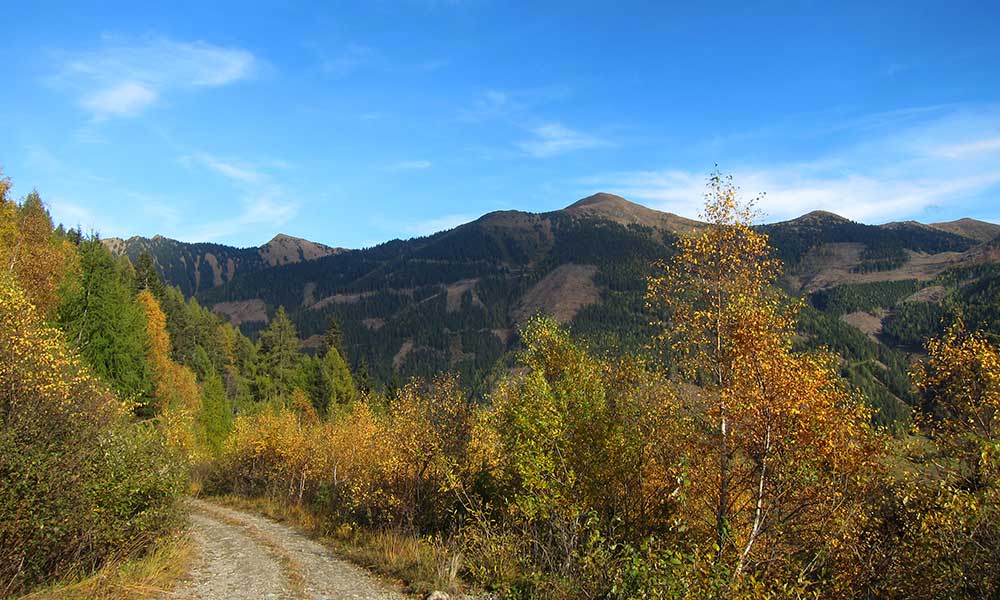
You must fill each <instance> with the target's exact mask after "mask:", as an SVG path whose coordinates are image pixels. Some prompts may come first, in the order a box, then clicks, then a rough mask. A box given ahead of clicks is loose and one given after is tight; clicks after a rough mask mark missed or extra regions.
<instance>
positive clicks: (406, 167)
mask: <svg viewBox="0 0 1000 600" xmlns="http://www.w3.org/2000/svg"><path fill="white" fill-rule="evenodd" d="M432 166H434V163H432V162H431V161H429V160H401V161H399V162H397V163H394V164H392V165H391V166H390V167H389V168H390V169H392V170H394V171H423V170H426V169H429V168H431V167H432Z"/></svg>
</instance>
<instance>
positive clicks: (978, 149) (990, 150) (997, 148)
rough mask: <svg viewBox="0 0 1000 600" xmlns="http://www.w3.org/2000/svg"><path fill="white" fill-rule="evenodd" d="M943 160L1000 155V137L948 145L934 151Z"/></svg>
mask: <svg viewBox="0 0 1000 600" xmlns="http://www.w3.org/2000/svg"><path fill="white" fill-rule="evenodd" d="M932 152H933V153H935V154H937V155H938V156H940V157H942V158H952V159H960V158H969V157H982V156H984V155H988V154H996V153H1000V137H992V138H985V139H980V140H973V141H971V142H964V143H959V144H950V145H948V144H946V145H943V146H938V147H936V148H934V149H933V150H932Z"/></svg>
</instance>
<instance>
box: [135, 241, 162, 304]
mask: <svg viewBox="0 0 1000 600" xmlns="http://www.w3.org/2000/svg"><path fill="white" fill-rule="evenodd" d="M135 284H136V287H137V288H138V290H137V291H141V290H149V291H150V292H152V293H153V295H154V296H156V298H158V299H159V298H162V297H163V281H162V280H160V274H159V273H157V272H156V263H155V261H154V260H153V255H152V254H150V253H149V250H147V249H143V251H142V252H141V253H140V254H139V258H138V259H137V260H136V267H135Z"/></svg>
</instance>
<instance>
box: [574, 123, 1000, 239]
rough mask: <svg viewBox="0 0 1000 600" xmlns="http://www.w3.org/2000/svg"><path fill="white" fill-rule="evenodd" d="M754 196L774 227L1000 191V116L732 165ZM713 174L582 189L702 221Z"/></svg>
mask: <svg viewBox="0 0 1000 600" xmlns="http://www.w3.org/2000/svg"><path fill="white" fill-rule="evenodd" d="M723 168H724V169H725V170H729V171H732V173H733V175H734V177H735V179H736V181H737V183H738V184H739V185H740V187H741V189H742V190H743V191H744V192H745V194H746V195H747V196H751V197H752V196H755V195H757V194H760V193H765V195H764V196H762V197H761V198H760V201H759V207H760V208H761V209H762V210H763V211H764V213H765V215H766V218H767V220H769V221H773V220H781V219H787V218H792V217H796V216H799V215H801V214H803V213H805V212H808V211H811V210H817V209H822V210H828V211H831V212H835V213H837V214H840V215H843V216H845V217H848V218H851V219H855V220H859V221H865V222H881V221H886V220H892V219H898V218H911V217H913V216H914V215H918V214H920V213H921V212H923V211H930V210H933V209H934V208H935V207H940V206H948V205H953V204H956V203H961V202H963V201H968V200H970V199H973V198H976V197H978V196H980V195H982V194H983V193H985V192H987V191H989V190H991V189H993V188H995V187H997V186H1000V110H995V109H985V110H978V111H959V112H955V113H952V114H949V115H946V116H944V117H939V116H935V117H934V118H932V119H929V120H927V121H925V122H923V123H920V124H918V125H914V126H910V127H907V128H904V129H903V130H898V131H895V132H889V133H886V134H885V135H883V136H881V137H879V138H876V139H868V138H865V139H863V140H861V141H858V142H856V143H855V144H853V145H852V146H850V147H847V148H844V149H842V150H841V151H839V152H836V153H831V154H829V155H826V156H820V157H817V158H816V159H815V160H813V161H809V162H799V163H785V164H768V165H761V164H753V163H743V164H737V165H729V166H727V165H724V166H723ZM705 178H706V174H705V173H703V172H693V171H686V170H676V169H674V170H670V169H664V170H648V171H623V172H616V173H607V174H604V175H598V176H592V177H586V178H583V179H581V180H580V181H579V183H581V184H583V185H585V186H587V187H588V188H591V189H603V190H606V191H611V192H615V193H619V194H621V195H623V196H625V197H628V198H632V199H635V200H638V201H642V202H645V203H646V204H648V205H650V206H652V207H654V208H658V209H660V210H666V211H670V212H675V213H678V214H681V215H684V216H689V217H694V216H697V213H698V211H699V209H700V206H701V203H702V194H703V191H704V184H705Z"/></svg>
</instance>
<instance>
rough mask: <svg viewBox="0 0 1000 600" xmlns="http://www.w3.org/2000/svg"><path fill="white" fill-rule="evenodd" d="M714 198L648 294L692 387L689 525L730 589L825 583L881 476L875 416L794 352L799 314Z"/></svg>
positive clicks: (775, 265)
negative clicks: (727, 575) (745, 582)
mask: <svg viewBox="0 0 1000 600" xmlns="http://www.w3.org/2000/svg"><path fill="white" fill-rule="evenodd" d="M708 188H709V189H708V192H707V194H706V202H705V208H704V211H703V214H702V217H703V219H704V221H706V224H705V225H704V226H703V227H700V228H699V229H697V230H695V231H694V232H692V233H691V234H690V235H686V236H682V237H681V238H679V240H678V242H677V253H676V256H674V257H673V258H672V259H670V260H661V261H658V262H657V263H656V267H657V269H658V273H657V274H656V275H655V276H654V277H651V278H650V280H649V285H648V291H647V295H646V298H647V303H648V305H649V306H650V308H652V309H654V310H656V311H662V314H666V315H667V316H666V318H665V320H664V321H663V322H662V323H660V326H661V333H660V335H659V338H658V339H659V340H660V341H661V342H663V343H664V344H666V346H667V347H668V348H669V350H670V351H671V355H672V356H673V357H674V359H675V362H676V364H677V366H678V369H679V372H680V373H681V375H682V377H683V379H684V380H685V381H686V382H688V383H690V384H694V385H696V386H698V387H697V388H696V389H697V390H698V391H697V393H696V394H694V395H693V396H694V397H693V399H692V403H691V406H690V407H689V409H688V410H690V411H691V412H692V413H693V414H696V415H698V416H699V419H700V420H701V422H702V424H701V426H700V428H699V429H698V431H701V432H703V433H702V434H701V435H696V436H694V437H693V439H692V440H691V454H690V460H691V462H690V478H691V479H690V481H691V483H690V487H691V489H690V494H691V499H690V500H689V502H688V509H687V510H688V511H690V512H689V515H688V518H689V519H690V523H691V525H692V526H693V528H694V531H696V532H698V531H701V535H704V539H705V541H706V542H707V541H708V540H711V543H712V544H713V545H714V547H715V548H716V553H717V558H716V565H717V567H719V568H722V569H725V570H727V571H731V572H733V573H734V574H735V575H736V576H737V580H739V579H740V578H742V577H744V576H745V575H752V576H754V577H763V576H769V577H771V578H772V580H774V581H784V580H786V579H785V577H787V576H789V575H791V574H797V575H798V577H799V579H803V578H805V579H808V578H809V577H825V575H821V574H822V573H824V572H825V571H827V570H828V569H829V568H830V567H831V566H832V565H831V564H825V563H824V560H825V557H827V556H828V553H825V552H824V549H825V548H827V547H828V544H829V543H830V542H831V541H832V540H835V539H840V538H842V537H847V538H849V537H850V536H851V535H853V533H852V532H851V526H852V522H853V520H854V519H856V518H857V517H858V515H859V514H860V513H861V512H862V511H863V502H862V501H863V494H864V492H865V489H866V487H865V486H866V483H865V481H866V475H867V474H872V473H875V472H876V471H877V469H876V463H875V462H874V458H875V457H874V451H875V449H876V447H875V445H874V444H873V442H872V432H871V431H870V428H869V426H868V419H869V414H868V411H867V410H866V409H865V408H864V407H863V406H862V405H861V404H860V403H859V401H858V399H857V398H856V397H855V396H854V395H853V394H851V393H849V392H848V390H847V388H846V387H845V384H844V382H843V381H842V380H841V379H840V377H839V376H838V375H837V371H836V366H835V363H834V362H833V360H832V359H831V358H829V357H826V356H823V355H811V354H801V353H797V352H793V351H792V348H791V342H792V339H793V335H794V329H793V324H794V317H795V311H796V309H797V305H796V304H795V303H792V302H788V301H786V300H785V299H784V298H783V297H782V296H781V295H780V293H779V292H778V291H777V289H776V288H775V287H774V285H773V284H774V283H775V280H776V278H777V276H778V274H779V272H780V269H781V265H780V263H779V261H777V260H776V259H774V258H773V257H772V251H771V248H770V247H769V246H768V238H767V236H766V235H764V234H762V233H759V232H758V231H756V230H755V229H754V228H753V226H752V222H753V220H754V218H755V217H756V212H755V210H754V203H753V202H747V203H744V202H742V201H740V199H739V198H738V194H737V189H736V187H735V186H734V184H733V183H732V180H731V178H730V177H723V176H722V175H721V174H719V173H715V174H713V175H712V177H711V178H710V179H709V186H708ZM706 509H708V513H707V514H706V512H705V511H706ZM703 524H704V525H709V526H710V529H707V528H703ZM845 543H846V542H845ZM844 568H846V567H844ZM779 574H780V575H782V577H779Z"/></svg>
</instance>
